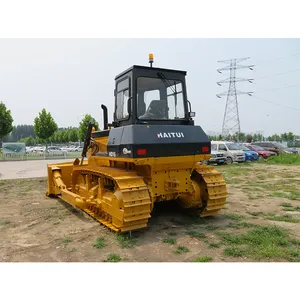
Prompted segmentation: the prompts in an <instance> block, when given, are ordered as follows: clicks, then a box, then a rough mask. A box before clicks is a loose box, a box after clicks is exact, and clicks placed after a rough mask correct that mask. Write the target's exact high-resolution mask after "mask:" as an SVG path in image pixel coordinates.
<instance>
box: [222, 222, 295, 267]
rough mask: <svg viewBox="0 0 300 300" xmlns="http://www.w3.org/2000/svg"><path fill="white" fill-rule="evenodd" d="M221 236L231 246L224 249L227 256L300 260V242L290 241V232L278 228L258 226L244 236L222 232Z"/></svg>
mask: <svg viewBox="0 0 300 300" xmlns="http://www.w3.org/2000/svg"><path fill="white" fill-rule="evenodd" d="M219 236H221V238H222V239H223V242H224V243H225V244H227V245H228V246H230V247H228V248H225V249H224V254H225V255H226V256H232V257H239V256H247V257H250V258H253V259H256V260H265V259H270V260H274V259H285V260H287V261H296V260H300V255H299V258H298V256H297V255H298V252H299V251H298V247H299V245H300V241H298V240H291V239H289V235H288V231H287V230H285V229H282V228H280V227H278V226H258V227H257V228H255V229H252V230H250V231H248V232H247V233H246V234H242V235H233V234H231V233H224V232H223V233H222V232H221V233H219Z"/></svg>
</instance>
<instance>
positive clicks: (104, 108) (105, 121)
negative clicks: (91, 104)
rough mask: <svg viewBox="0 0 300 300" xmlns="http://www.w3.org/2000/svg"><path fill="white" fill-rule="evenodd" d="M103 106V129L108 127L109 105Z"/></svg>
mask: <svg viewBox="0 0 300 300" xmlns="http://www.w3.org/2000/svg"><path fill="white" fill-rule="evenodd" d="M101 108H102V109H103V129H104V130H106V129H108V125H107V124H108V120H107V107H106V106H105V105H103V104H101Z"/></svg>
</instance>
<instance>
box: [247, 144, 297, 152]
mask: <svg viewBox="0 0 300 300" xmlns="http://www.w3.org/2000/svg"><path fill="white" fill-rule="evenodd" d="M251 145H258V146H261V147H262V148H264V149H265V150H267V151H272V152H275V153H276V154H277V155H278V154H279V153H296V154H298V151H297V150H294V149H291V148H288V147H285V146H283V145H281V144H279V143H277V142H253V143H251Z"/></svg>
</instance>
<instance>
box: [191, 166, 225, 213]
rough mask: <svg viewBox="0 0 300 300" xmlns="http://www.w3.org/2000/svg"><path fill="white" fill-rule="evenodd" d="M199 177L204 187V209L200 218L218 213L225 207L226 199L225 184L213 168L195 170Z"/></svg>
mask: <svg viewBox="0 0 300 300" xmlns="http://www.w3.org/2000/svg"><path fill="white" fill-rule="evenodd" d="M195 171H196V172H197V173H198V174H200V175H201V177H202V179H203V180H204V182H205V185H206V190H205V192H206V197H205V198H206V203H205V208H204V209H203V210H201V212H200V216H202V217H207V216H213V215H216V214H218V213H219V211H220V210H221V209H223V208H224V207H225V203H226V198H227V189H226V182H225V180H224V178H223V176H222V174H221V173H220V172H218V171H217V170H216V169H215V168H214V167H211V166H206V165H201V166H199V167H198V168H197V169H196V170H195Z"/></svg>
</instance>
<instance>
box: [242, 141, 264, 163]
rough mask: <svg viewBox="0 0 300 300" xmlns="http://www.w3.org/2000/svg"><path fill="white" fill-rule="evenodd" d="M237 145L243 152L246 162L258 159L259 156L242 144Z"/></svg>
mask: <svg viewBox="0 0 300 300" xmlns="http://www.w3.org/2000/svg"><path fill="white" fill-rule="evenodd" d="M237 145H238V146H239V148H240V149H241V150H243V151H244V153H245V156H246V161H254V160H258V159H259V155H258V154H257V153H256V152H255V151H253V150H251V149H249V148H248V147H246V146H245V145H243V144H237Z"/></svg>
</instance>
